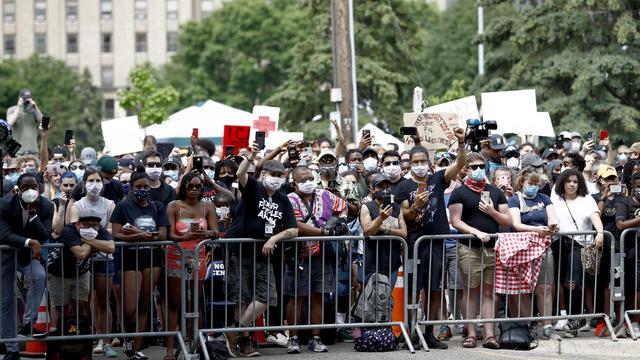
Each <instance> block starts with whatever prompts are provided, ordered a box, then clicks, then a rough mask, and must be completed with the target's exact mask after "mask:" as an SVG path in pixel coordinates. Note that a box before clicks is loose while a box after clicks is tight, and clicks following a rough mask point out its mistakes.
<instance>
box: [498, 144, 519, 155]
mask: <svg viewBox="0 0 640 360" xmlns="http://www.w3.org/2000/svg"><path fill="white" fill-rule="evenodd" d="M502 156H504V157H513V156H515V157H519V156H520V152H519V151H518V148H517V147H515V146H513V145H509V146H507V147H506V148H505V149H504V150H503V151H502Z"/></svg>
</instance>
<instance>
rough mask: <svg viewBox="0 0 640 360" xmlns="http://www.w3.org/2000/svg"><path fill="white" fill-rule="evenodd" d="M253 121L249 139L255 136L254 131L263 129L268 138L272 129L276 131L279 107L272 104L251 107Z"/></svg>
mask: <svg viewBox="0 0 640 360" xmlns="http://www.w3.org/2000/svg"><path fill="white" fill-rule="evenodd" d="M252 113H253V118H254V119H253V123H252V125H251V136H250V137H251V139H252V141H253V139H255V138H256V131H264V133H265V138H266V139H268V138H269V135H270V133H271V132H273V131H278V122H279V119H280V108H279V107H273V106H262V105H257V106H254V107H253V112H252Z"/></svg>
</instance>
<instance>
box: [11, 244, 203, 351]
mask: <svg viewBox="0 0 640 360" xmlns="http://www.w3.org/2000/svg"><path fill="white" fill-rule="evenodd" d="M168 246H173V247H174V248H173V251H174V253H176V252H177V253H178V254H179V255H178V257H179V258H180V261H181V263H184V252H183V250H182V248H181V247H179V246H178V244H177V243H175V242H172V241H152V242H115V247H116V253H119V258H118V256H117V255H116V258H115V259H113V260H111V261H113V263H114V266H115V269H113V268H111V266H109V263H108V262H109V259H110V257H104V258H102V259H95V258H92V260H91V261H90V267H89V269H88V270H87V269H84V270H87V272H85V273H83V274H79V273H78V271H76V269H77V266H75V264H76V263H78V260H77V258H76V257H75V256H73V254H71V253H67V252H66V251H64V245H63V244H61V243H48V244H44V245H42V250H43V255H42V260H43V261H33V263H31V262H30V260H31V259H33V252H32V251H31V250H29V251H31V253H30V254H28V257H27V256H26V255H27V254H21V255H20V261H18V260H19V259H18V258H19V252H20V251H21V249H16V248H14V247H11V246H6V245H2V246H0V269H2V273H1V274H0V277H2V284H5V281H6V282H7V286H8V283H9V281H10V282H11V284H12V285H11V288H10V289H13V284H14V283H16V280H18V281H17V282H18V286H17V288H18V291H19V292H20V294H19V295H20V296H13V298H12V299H8V296H9V295H11V294H7V293H6V292H7V291H10V290H7V289H8V287H5V286H0V298H3V299H4V298H5V297H7V299H4V301H3V304H4V302H5V301H9V300H10V301H11V304H10V305H9V304H8V305H6V306H3V308H2V310H3V311H2V312H3V313H2V318H3V320H4V319H11V318H12V319H13V321H8V322H5V321H0V330H1V331H2V335H3V336H2V338H1V339H0V343H5V344H7V345H10V344H15V343H20V342H30V341H42V342H47V343H48V344H53V343H57V342H61V341H75V340H92V339H96V340H97V339H110V338H120V339H123V338H125V337H132V338H142V337H165V336H166V337H176V338H177V339H178V343H179V347H180V351H181V352H182V353H183V354H185V357H186V358H190V357H191V356H192V355H190V354H189V351H188V348H187V345H186V343H185V338H186V336H185V335H186V334H187V333H186V323H185V321H186V319H185V318H184V317H182V323H181V326H180V329H175V330H167V329H166V328H165V329H164V330H162V331H154V327H153V322H154V316H153V314H154V308H155V309H156V312H155V313H156V314H158V315H164V317H163V318H164V319H165V322H164V323H165V324H166V319H167V318H168V313H167V311H168V309H167V307H166V306H164V307H162V306H160V304H159V303H158V302H156V301H154V300H155V299H154V296H153V294H154V291H155V290H156V289H162V290H163V292H164V294H162V293H161V294H160V297H161V298H162V299H164V301H165V304H166V301H167V299H168V296H169V295H170V294H169V289H168V287H169V280H168V279H169V276H168V274H167V272H166V271H165V272H164V275H163V276H162V277H161V278H160V277H159V274H160V272H161V269H162V268H163V267H164V266H165V265H166V264H167V256H168V255H167V252H166V248H167V247H168ZM29 249H30V248H29ZM152 249H153V250H152ZM117 250H119V252H118V251H117ZM146 250H149V251H148V252H147V251H146ZM125 252H126V254H127V255H126V256H125ZM114 254H115V253H114ZM147 254H148V256H147ZM47 255H48V256H47ZM52 256H53V257H56V256H57V257H59V263H61V264H62V265H61V268H60V269H59V270H60V271H59V270H56V271H54V272H55V273H56V274H55V275H54V274H53V273H50V271H49V270H50V269H49V262H48V259H47V257H48V258H51V257H52ZM69 256H71V257H72V258H69ZM94 256H96V253H95V251H92V252H91V253H89V255H88V257H94ZM98 256H101V255H98ZM25 259H26V260H25ZM25 261H27V263H26V264H27V265H25ZM69 263H72V264H73V265H72V266H71V267H69V265H68V264H69ZM65 264H67V265H65ZM27 267H29V269H27ZM70 268H73V272H74V275H72V276H69V274H65V271H68V269H70ZM144 269H151V271H145V270H144ZM185 269H186V268H185V267H183V268H182V270H181V275H180V289H174V291H176V293H177V291H179V293H180V304H181V305H180V306H181V307H182V309H186V306H185V304H186V291H183V290H184V289H185V285H186V281H185V278H186V270H185ZM11 270H12V271H11ZM27 273H28V275H29V276H28V277H29V278H28V279H27V280H28V281H30V282H29V285H28V286H26V285H25V283H24V281H23V279H22V277H21V275H23V274H27ZM97 273H100V275H97ZM141 274H142V275H141ZM149 274H152V275H153V276H149ZM7 276H8V277H10V279H6V278H5V277H7ZM99 276H104V277H106V278H107V279H106V281H103V280H104V279H100V281H99V282H100V283H101V286H105V289H104V292H102V291H100V294H101V295H104V296H106V298H105V299H97V298H96V296H95V295H96V294H97V293H98V291H99V289H98V284H97V282H98V280H97V279H98V277H99ZM112 276H120V279H121V282H120V283H121V285H122V287H121V288H120V291H119V294H118V293H117V292H115V290H117V289H118V287H119V286H117V285H115V284H113V282H112ZM125 277H126V279H127V280H125ZM5 279H6V280H5ZM145 279H146V280H145ZM34 280H35V281H34ZM147 280H148V281H149V283H148V287H146V288H145V286H146V285H147V283H143V282H144V281H147ZM42 281H44V283H45V285H44V286H45V289H44V298H43V299H42V300H41V299H37V304H38V305H39V307H41V306H44V307H45V311H46V316H45V322H46V323H45V324H44V325H42V326H43V329H41V330H44V331H46V332H48V333H49V335H48V336H46V337H42V338H40V337H38V338H37V339H35V338H34V337H32V336H31V335H33V332H30V334H29V335H28V336H24V337H23V336H15V337H9V336H5V332H6V333H7V334H11V333H13V334H16V335H17V331H15V332H14V331H13V330H14V329H15V328H16V324H15V321H16V316H17V315H18V313H19V311H17V310H18V308H19V306H18V300H19V299H20V298H22V299H24V301H23V302H24V303H28V306H30V307H34V305H33V302H34V301H36V300H35V299H34V298H32V299H26V298H27V296H29V295H27V291H26V289H25V288H26V287H28V288H29V290H30V291H36V290H37V289H36V287H37V286H39V285H38V284H39V282H42ZM131 281H133V284H134V285H133V287H132V288H130V289H125V282H126V283H127V284H128V285H130V282H131ZM141 289H146V290H147V291H148V294H146V295H147V296H148V297H145V294H143V293H141ZM130 291H133V292H134V293H135V295H133V294H132V295H127V292H130ZM91 292H93V293H94V297H93V298H92V297H91V296H90V294H91ZM112 294H113V296H114V298H115V299H116V301H118V300H119V305H118V306H117V307H118V308H119V309H120V311H119V312H118V311H116V312H117V313H116V314H113V317H117V318H118V319H119V323H120V325H121V331H119V332H114V331H111V330H113V329H111V330H109V328H110V327H111V326H110V325H111V324H108V325H106V324H105V323H106V322H108V320H107V319H108V318H109V316H108V313H109V311H110V308H111V296H112ZM143 297H144V299H143ZM67 298H68V300H67ZM125 298H127V299H128V300H129V301H131V299H134V300H133V301H135V303H134V304H133V308H131V307H129V306H125ZM85 299H86V300H85ZM41 302H42V303H44V305H41ZM99 303H100V304H101V305H100V306H98V304H99ZM141 303H142V304H144V306H143V307H141V306H140V304H141ZM25 306H27V305H25ZM69 306H71V307H74V312H73V315H71V316H73V317H74V318H75V319H69V316H70V315H68V314H65V308H68V307H69ZM99 307H101V308H100V309H98V308H99ZM127 308H128V309H127ZM26 311H29V312H30V313H31V324H35V323H36V321H37V318H38V317H39V316H38V314H37V313H35V314H34V313H33V311H30V310H29V309H27V310H26ZM97 311H100V312H105V314H96V312H97ZM5 312H7V313H6V314H5ZM92 312H93V313H94V314H96V315H97V316H92V315H93V314H92ZM143 312H146V313H147V316H146V318H147V319H146V321H144V323H141V322H140V321H139V320H140V318H141V316H140V314H141V313H143ZM132 316H133V317H134V318H135V319H134V320H133V322H131V317H132ZM56 319H59V321H56ZM52 320H54V321H55V322H53V323H52ZM70 320H71V322H70V323H71V324H72V326H71V328H73V331H75V333H70V331H69V330H70V329H67V328H65V327H66V324H68V323H69V321H70ZM86 321H88V323H86ZM19 323H20V321H18V324H19ZM58 324H60V326H59V327H58ZM6 326H9V327H13V328H14V329H9V330H6V329H4V328H3V327H6ZM99 327H100V328H101V329H100V331H98V328H99ZM105 328H106V329H105ZM125 328H126V329H125Z"/></svg>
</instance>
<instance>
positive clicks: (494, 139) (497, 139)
mask: <svg viewBox="0 0 640 360" xmlns="http://www.w3.org/2000/svg"><path fill="white" fill-rule="evenodd" d="M489 140H491V145H489V146H490V147H491V148H492V149H493V150H504V148H506V147H507V146H506V145H505V144H504V139H503V138H502V136H500V135H498V134H493V135H491V136H489Z"/></svg>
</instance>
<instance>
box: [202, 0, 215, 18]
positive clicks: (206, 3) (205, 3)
mask: <svg viewBox="0 0 640 360" xmlns="http://www.w3.org/2000/svg"><path fill="white" fill-rule="evenodd" d="M212 12H213V0H200V13H201V14H202V17H205V16H207V15H209V14H211V13H212Z"/></svg>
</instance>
